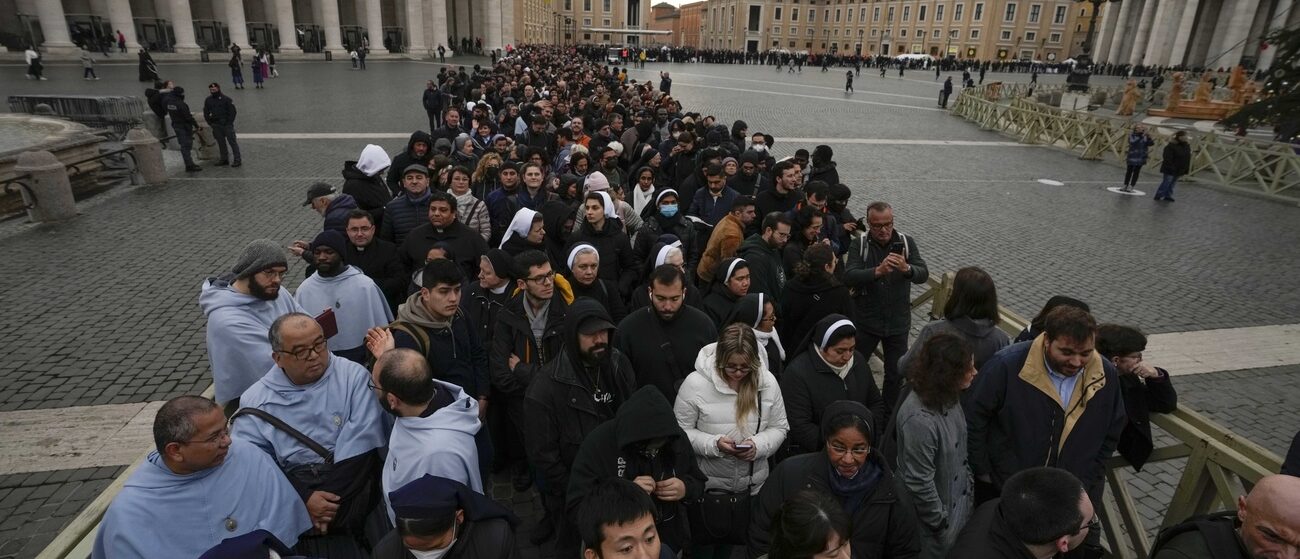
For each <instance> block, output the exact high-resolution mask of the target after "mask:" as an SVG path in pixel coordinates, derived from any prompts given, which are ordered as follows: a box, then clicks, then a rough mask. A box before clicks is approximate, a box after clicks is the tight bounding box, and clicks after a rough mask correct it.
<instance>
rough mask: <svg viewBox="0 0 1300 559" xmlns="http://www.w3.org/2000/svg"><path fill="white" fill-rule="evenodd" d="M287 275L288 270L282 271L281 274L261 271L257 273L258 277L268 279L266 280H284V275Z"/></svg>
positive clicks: (272, 271)
mask: <svg viewBox="0 0 1300 559" xmlns="http://www.w3.org/2000/svg"><path fill="white" fill-rule="evenodd" d="M288 273H289V272H288V270H286V271H283V272H277V271H274V270H262V271H260V272H258V273H257V274H258V275H260V276H266V277H268V278H272V279H284V276H285V275H286V274H288Z"/></svg>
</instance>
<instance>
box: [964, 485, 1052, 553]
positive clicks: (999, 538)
mask: <svg viewBox="0 0 1300 559" xmlns="http://www.w3.org/2000/svg"><path fill="white" fill-rule="evenodd" d="M952 549H953V551H952V552H951V553H949V554H948V556H949V557H952V558H954V559H956V558H957V557H960V558H961V559H1034V554H1033V553H1030V552H1029V548H1028V547H1025V544H1024V543H1022V542H1021V541H1020V538H1017V537H1016V535H1015V533H1013V532H1012V530H1011V525H1010V524H1009V523H1008V522H1007V519H1006V517H1005V516H1003V515H1002V499H1001V498H996V499H993V500H992V501H989V502H987V503H984V504H983V505H980V506H979V508H976V509H975V513H974V514H972V515H971V517H970V520H968V521H967V522H966V527H965V528H964V529H962V531H961V533H960V534H958V535H957V540H956V541H955V542H954V543H953V546H952Z"/></svg>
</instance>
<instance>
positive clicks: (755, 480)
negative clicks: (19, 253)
mask: <svg viewBox="0 0 1300 559" xmlns="http://www.w3.org/2000/svg"><path fill="white" fill-rule="evenodd" d="M717 351H718V344H717V343H712V344H709V345H707V346H704V348H703V349H701V350H700V355H699V357H697V358H696V359H695V372H693V373H691V374H690V375H689V376H687V377H686V380H685V381H684V382H683V383H682V389H681V390H679V391H678V392H677V401H676V403H674V404H673V413H674V415H676V416H677V425H678V426H680V427H681V428H682V431H684V432H685V433H686V436H687V438H688V439H689V440H690V442H691V448H692V449H694V451H695V458H696V461H697V462H699V464H700V471H702V472H704V474H705V475H707V476H708V477H709V481H708V484H707V488H708V489H722V490H724V491H729V492H732V493H737V492H741V491H745V490H747V489H748V490H749V492H750V493H752V494H757V493H758V490H759V489H761V488H762V487H763V482H764V481H765V480H766V479H767V473H768V465H767V458H768V457H770V456H772V455H774V454H776V451H777V449H779V448H781V443H783V442H784V441H785V435H786V433H787V432H788V431H789V430H790V423H789V422H788V421H786V417H785V401H784V400H783V399H782V398H781V387H780V386H779V385H777V382H776V377H775V376H773V375H772V373H771V372H770V371H768V370H766V369H761V370H760V371H759V372H758V408H757V409H756V410H755V411H752V412H750V413H749V415H747V416H746V418H745V425H744V427H743V428H742V427H739V426H737V424H736V400H737V398H738V395H737V393H736V391H735V390H733V389H732V388H731V387H730V386H727V383H726V382H725V381H723V380H722V375H721V374H719V373H718V366H717V358H718V354H717ZM724 436H725V437H728V438H730V439H731V440H732V441H734V442H741V441H744V440H746V439H750V438H752V439H753V440H754V448H755V449H756V451H757V455H756V458H755V460H754V462H753V463H752V464H751V463H750V462H747V461H745V460H741V459H739V458H736V457H735V456H731V455H728V454H724V453H723V452H722V450H720V449H719V448H718V439H720V438H722V437H724ZM751 465H752V466H753V475H752V476H751V475H750V466H751Z"/></svg>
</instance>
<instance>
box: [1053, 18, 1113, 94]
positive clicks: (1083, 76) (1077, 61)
mask: <svg viewBox="0 0 1300 559" xmlns="http://www.w3.org/2000/svg"><path fill="white" fill-rule="evenodd" d="M1119 1H1120V0H1074V2H1075V3H1087V4H1092V16H1091V17H1090V18H1089V19H1088V33H1087V34H1085V35H1084V36H1083V37H1084V39H1083V44H1082V45H1080V50H1082V51H1083V52H1081V53H1079V55H1077V56H1075V57H1074V67H1073V68H1071V69H1070V75H1069V76H1066V78H1065V83H1066V84H1067V87H1066V89H1067V90H1068V91H1088V79H1089V78H1090V77H1092V47H1093V45H1092V38H1093V36H1094V34H1095V33H1096V32H1097V16H1098V15H1099V14H1100V13H1101V5H1102V4H1105V3H1106V2H1119Z"/></svg>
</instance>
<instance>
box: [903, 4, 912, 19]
mask: <svg viewBox="0 0 1300 559" xmlns="http://www.w3.org/2000/svg"><path fill="white" fill-rule="evenodd" d="M911 19H912V7H911V6H903V21H909V20H911Z"/></svg>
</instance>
